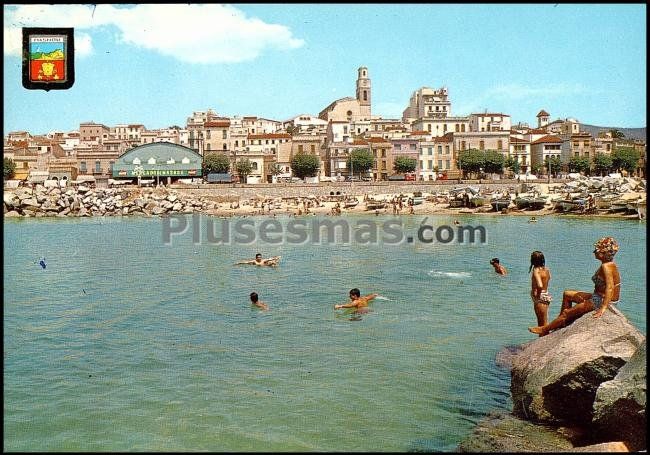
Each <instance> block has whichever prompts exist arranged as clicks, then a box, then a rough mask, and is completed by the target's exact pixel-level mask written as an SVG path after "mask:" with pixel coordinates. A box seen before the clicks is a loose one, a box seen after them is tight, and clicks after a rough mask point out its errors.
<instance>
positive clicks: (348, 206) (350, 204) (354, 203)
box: [343, 199, 359, 209]
mask: <svg viewBox="0 0 650 455" xmlns="http://www.w3.org/2000/svg"><path fill="white" fill-rule="evenodd" d="M357 205H359V201H358V200H357V199H350V200H347V201H345V202H344V203H343V207H345V208H346V209H351V208H352V207H356V206H357Z"/></svg>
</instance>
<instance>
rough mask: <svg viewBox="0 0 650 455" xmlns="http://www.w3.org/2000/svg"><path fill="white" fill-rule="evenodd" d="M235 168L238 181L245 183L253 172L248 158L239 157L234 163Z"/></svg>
mask: <svg viewBox="0 0 650 455" xmlns="http://www.w3.org/2000/svg"><path fill="white" fill-rule="evenodd" d="M235 169H237V174H238V175H239V178H240V181H241V182H242V183H246V180H247V179H248V176H249V175H251V172H253V165H252V164H251V162H250V160H249V159H248V158H244V159H241V160H239V161H238V162H237V164H236V165H235Z"/></svg>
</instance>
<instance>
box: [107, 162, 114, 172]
mask: <svg viewBox="0 0 650 455" xmlns="http://www.w3.org/2000/svg"><path fill="white" fill-rule="evenodd" d="M114 164H115V161H110V162H109V163H108V172H113V165H114Z"/></svg>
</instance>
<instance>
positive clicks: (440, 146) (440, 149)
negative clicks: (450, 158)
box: [438, 145, 442, 153]
mask: <svg viewBox="0 0 650 455" xmlns="http://www.w3.org/2000/svg"><path fill="white" fill-rule="evenodd" d="M438 153H442V145H439V146H438Z"/></svg>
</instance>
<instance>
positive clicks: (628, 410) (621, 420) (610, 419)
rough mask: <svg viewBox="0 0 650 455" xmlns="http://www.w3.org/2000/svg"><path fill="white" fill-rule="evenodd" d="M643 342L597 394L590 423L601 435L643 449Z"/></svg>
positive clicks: (644, 413) (644, 346)
mask: <svg viewBox="0 0 650 455" xmlns="http://www.w3.org/2000/svg"><path fill="white" fill-rule="evenodd" d="M645 408H646V342H645V340H644V342H643V343H642V344H641V346H639V348H638V349H637V350H636V352H635V353H634V355H633V356H632V357H631V358H630V360H629V361H628V362H627V363H626V364H625V365H623V367H622V368H621V369H620V370H619V371H618V374H617V375H616V377H615V378H614V379H612V380H611V381H607V382H603V383H602V384H601V385H600V387H599V388H598V390H597V391H596V399H595V401H594V407H593V411H594V412H593V414H594V418H593V423H594V425H595V426H596V427H598V429H599V430H600V432H602V434H603V435H607V436H609V437H612V438H617V439H621V440H623V441H625V442H626V443H627V445H628V446H629V447H630V448H631V449H632V450H634V451H638V450H646V425H647V421H646V409H645Z"/></svg>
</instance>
